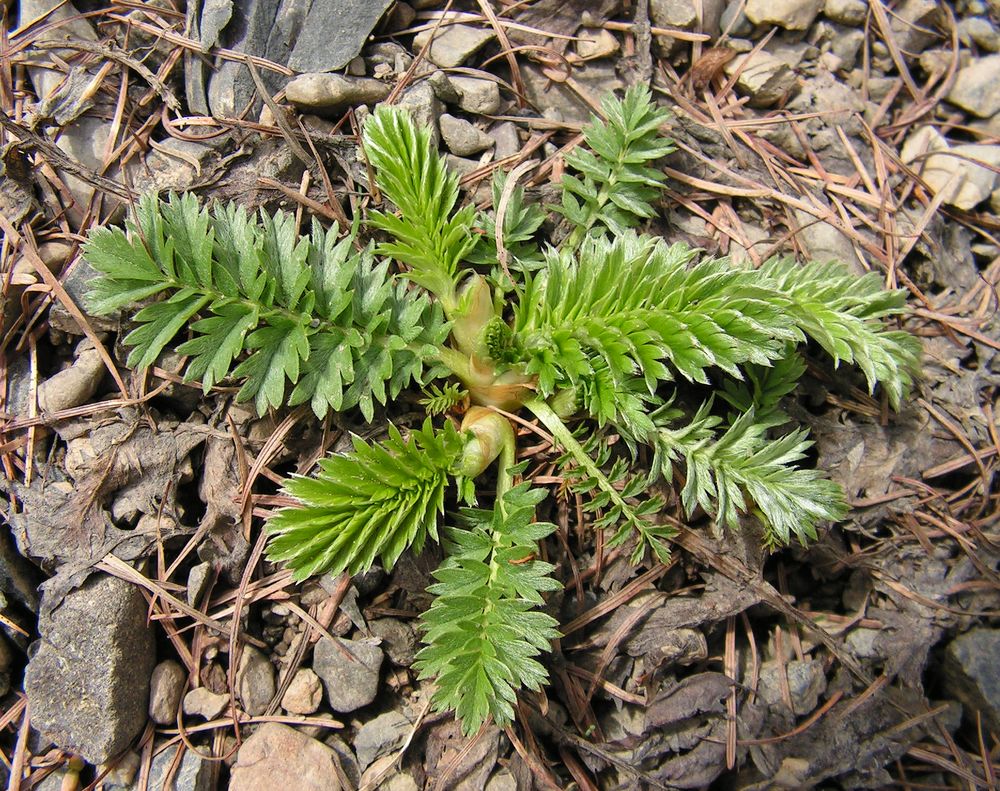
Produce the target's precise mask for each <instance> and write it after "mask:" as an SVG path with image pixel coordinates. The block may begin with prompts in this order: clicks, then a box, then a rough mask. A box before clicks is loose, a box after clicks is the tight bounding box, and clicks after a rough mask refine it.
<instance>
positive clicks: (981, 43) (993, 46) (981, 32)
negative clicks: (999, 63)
mask: <svg viewBox="0 0 1000 791" xmlns="http://www.w3.org/2000/svg"><path fill="white" fill-rule="evenodd" d="M958 37H959V40H960V41H961V42H962V43H963V44H965V46H967V47H968V46H971V45H972V44H975V45H976V46H977V47H979V48H980V49H981V50H984V51H986V52H1000V32H998V31H997V29H996V26H995V25H994V24H993V23H992V22H990V20H989V19H987V18H986V17H983V16H967V17H965V19H962V20H961V21H959V23H958Z"/></svg>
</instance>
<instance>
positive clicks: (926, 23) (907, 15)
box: [889, 0, 942, 52]
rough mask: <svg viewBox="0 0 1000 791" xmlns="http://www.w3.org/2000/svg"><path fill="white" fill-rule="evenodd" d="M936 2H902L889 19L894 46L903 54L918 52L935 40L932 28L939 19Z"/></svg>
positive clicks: (906, 0) (922, 0) (911, 0)
mask: <svg viewBox="0 0 1000 791" xmlns="http://www.w3.org/2000/svg"><path fill="white" fill-rule="evenodd" d="M941 16H942V14H941V9H940V8H939V7H938V3H937V0H904V1H903V2H902V3H901V4H900V5H898V6H896V7H895V8H894V9H893V12H892V16H891V17H890V18H889V27H891V28H892V32H893V35H894V36H895V38H896V44H898V45H899V48H900V49H901V50H903V51H905V52H920V51H921V50H923V49H925V48H926V47H927V45H928V44H930V43H931V42H932V41H934V39H935V38H936V37H935V35H934V32H933V31H934V28H935V25H937V23H938V21H939V20H940V19H941Z"/></svg>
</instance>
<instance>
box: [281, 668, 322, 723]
mask: <svg viewBox="0 0 1000 791" xmlns="http://www.w3.org/2000/svg"><path fill="white" fill-rule="evenodd" d="M322 702H323V684H322V682H321V681H320V680H319V676H317V675H316V674H315V673H314V672H313V671H312V670H310V669H309V668H308V667H303V668H300V669H299V670H297V671H296V673H295V675H294V676H293V677H292V680H291V683H289V685H288V689H287V690H285V694H284V695H283V696H282V698H281V708H283V709H284V710H285V711H287V712H290V713H292V714H312V713H313V712H314V711H316V709H318V708H319V704H320V703H322Z"/></svg>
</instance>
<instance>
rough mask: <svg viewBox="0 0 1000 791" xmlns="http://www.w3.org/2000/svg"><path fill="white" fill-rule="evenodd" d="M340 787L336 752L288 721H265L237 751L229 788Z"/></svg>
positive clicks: (308, 790)
mask: <svg viewBox="0 0 1000 791" xmlns="http://www.w3.org/2000/svg"><path fill="white" fill-rule="evenodd" d="M276 788H279V789H295V791H340V788H341V785H340V782H339V781H338V780H337V754H336V753H335V752H334V751H333V750H331V749H330V748H329V747H327V746H326V745H325V744H323V743H322V742H319V741H316V739H310V738H309V737H308V736H306V735H305V734H304V733H299V732H298V731H297V730H295V729H294V728H289V727H288V726H287V725H279V724H278V723H276V722H267V723H264V724H263V725H261V726H260V727H259V728H258V729H257V730H256V731H254V734H253V736H251V737H250V738H249V739H247V740H246V741H245V742H244V743H243V746H242V747H241V748H240V751H239V753H237V755H236V765H235V766H233V769H232V773H231V779H230V781H229V791H274V789H276Z"/></svg>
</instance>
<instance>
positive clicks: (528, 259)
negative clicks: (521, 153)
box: [469, 170, 545, 283]
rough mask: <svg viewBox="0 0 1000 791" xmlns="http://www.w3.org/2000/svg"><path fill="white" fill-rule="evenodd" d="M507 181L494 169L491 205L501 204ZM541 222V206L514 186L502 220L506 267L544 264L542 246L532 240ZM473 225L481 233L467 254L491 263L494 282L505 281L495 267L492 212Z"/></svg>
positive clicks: (526, 269) (516, 268) (472, 259)
mask: <svg viewBox="0 0 1000 791" xmlns="http://www.w3.org/2000/svg"><path fill="white" fill-rule="evenodd" d="M506 183H507V174H506V173H504V172H503V171H502V170H497V171H495V172H494V174H493V182H492V184H491V188H492V193H493V206H494V207H498V206H499V205H500V199H501V196H502V195H503V190H504V186H505V185H506ZM544 221H545V212H544V211H543V210H542V209H541V207H539V206H538V205H536V204H534V203H526V202H525V200H524V189H523V188H522V187H515V188H514V190H513V191H512V192H511V194H510V199H509V200H508V201H507V209H506V212H505V214H504V223H503V224H504V230H503V240H504V246H505V247H506V248H507V253H508V256H509V260H508V264H507V268H508V269H509V270H511V271H515V272H534V271H536V270H538V269H541V268H542V267H543V266H544V265H545V259H544V258H543V257H542V254H541V249H540V248H539V246H538V244H537V243H536V242H535V234H536V233H537V232H538V229H539V228H541V226H542V223H543V222H544ZM476 224H477V225H478V226H479V227H480V228H482V230H483V234H482V235H481V236H480V237H479V240H478V242H477V243H476V246H475V248H473V250H472V252H471V253H470V254H469V261H470V263H473V264H480V265H482V266H492V267H493V271H492V273H491V276H492V279H493V280H494V281H495V282H497V283H504V282H505V281H507V276H506V273H505V272H502V271H501V270H500V268H499V267H498V266H497V229H496V217H495V216H494V215H493V214H488V213H485V212H482V213H480V214H479V217H478V219H477V221H476ZM507 282H509V281H507Z"/></svg>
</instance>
